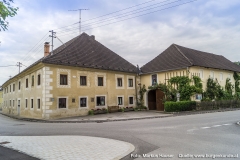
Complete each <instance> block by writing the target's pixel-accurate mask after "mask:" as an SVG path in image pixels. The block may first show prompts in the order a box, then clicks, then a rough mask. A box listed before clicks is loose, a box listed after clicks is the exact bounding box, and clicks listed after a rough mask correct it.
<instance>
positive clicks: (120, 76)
mask: <svg viewBox="0 0 240 160" xmlns="http://www.w3.org/2000/svg"><path fill="white" fill-rule="evenodd" d="M118 78H122V86H118ZM124 81H125V78H124V75H122V74H115V83H116V89H124Z"/></svg>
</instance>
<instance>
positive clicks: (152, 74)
mask: <svg viewBox="0 0 240 160" xmlns="http://www.w3.org/2000/svg"><path fill="white" fill-rule="evenodd" d="M170 74H171V73H170ZM153 75H157V76H156V77H157V80H156V83H158V74H157V73H154V74H151V75H150V86H152V85H153V84H152V76H153Z"/></svg>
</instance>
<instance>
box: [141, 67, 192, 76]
mask: <svg viewBox="0 0 240 160" xmlns="http://www.w3.org/2000/svg"><path fill="white" fill-rule="evenodd" d="M188 67H190V66H188ZM185 68H187V67H179V68H173V69H167V70H160V71H153V72H141V74H140V75H142V74H151V73H159V72H168V71H173V70H179V69H185Z"/></svg>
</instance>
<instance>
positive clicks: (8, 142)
mask: <svg viewBox="0 0 240 160" xmlns="http://www.w3.org/2000/svg"><path fill="white" fill-rule="evenodd" d="M8 143H10V142H7V141H5V142H0V144H8Z"/></svg>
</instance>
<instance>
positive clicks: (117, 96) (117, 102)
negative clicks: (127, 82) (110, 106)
mask: <svg viewBox="0 0 240 160" xmlns="http://www.w3.org/2000/svg"><path fill="white" fill-rule="evenodd" d="M118 97H122V105H118ZM117 105H118V106H119V107H124V95H117Z"/></svg>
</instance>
